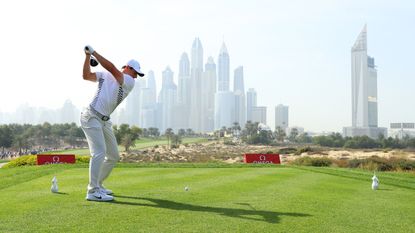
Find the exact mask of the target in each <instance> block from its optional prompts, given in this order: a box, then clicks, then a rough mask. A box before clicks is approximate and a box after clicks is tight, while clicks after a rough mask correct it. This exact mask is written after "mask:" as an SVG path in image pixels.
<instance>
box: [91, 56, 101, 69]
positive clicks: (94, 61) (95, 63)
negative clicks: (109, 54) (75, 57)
mask: <svg viewBox="0 0 415 233" xmlns="http://www.w3.org/2000/svg"><path fill="white" fill-rule="evenodd" d="M89 64H90V65H91V66H92V67H95V66H97V65H98V64H99V62H98V61H97V59H95V57H93V56H91V59H90V60H89Z"/></svg>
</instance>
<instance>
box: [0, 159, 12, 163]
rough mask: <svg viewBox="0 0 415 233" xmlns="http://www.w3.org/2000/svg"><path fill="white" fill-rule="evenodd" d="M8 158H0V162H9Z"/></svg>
mask: <svg viewBox="0 0 415 233" xmlns="http://www.w3.org/2000/svg"><path fill="white" fill-rule="evenodd" d="M9 161H10V160H7V159H0V163H7V162H9Z"/></svg>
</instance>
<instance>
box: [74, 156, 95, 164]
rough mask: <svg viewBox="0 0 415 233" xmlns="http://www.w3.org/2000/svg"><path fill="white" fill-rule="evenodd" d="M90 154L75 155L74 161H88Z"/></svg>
mask: <svg viewBox="0 0 415 233" xmlns="http://www.w3.org/2000/svg"><path fill="white" fill-rule="evenodd" d="M90 158H91V156H80V155H75V160H76V163H89V160H90Z"/></svg>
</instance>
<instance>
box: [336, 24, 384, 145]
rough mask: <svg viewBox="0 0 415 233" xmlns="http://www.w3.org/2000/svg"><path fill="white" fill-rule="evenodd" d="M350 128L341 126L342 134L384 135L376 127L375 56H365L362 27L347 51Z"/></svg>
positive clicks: (365, 49)
mask: <svg viewBox="0 0 415 233" xmlns="http://www.w3.org/2000/svg"><path fill="white" fill-rule="evenodd" d="M351 69H352V70H351V72H352V127H345V128H343V134H344V136H349V137H354V136H363V135H365V136H368V137H371V138H377V137H379V135H380V134H382V135H383V136H385V137H386V134H387V131H386V128H379V127H378V93H377V70H376V66H375V59H374V58H373V57H370V56H368V55H367V29H366V25H365V26H364V27H363V29H362V31H361V32H360V34H359V36H358V37H357V39H356V42H355V43H354V45H353V47H352V50H351Z"/></svg>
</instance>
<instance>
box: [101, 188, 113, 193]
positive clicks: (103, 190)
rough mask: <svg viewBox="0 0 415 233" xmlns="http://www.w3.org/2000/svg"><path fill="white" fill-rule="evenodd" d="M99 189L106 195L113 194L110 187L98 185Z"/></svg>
mask: <svg viewBox="0 0 415 233" xmlns="http://www.w3.org/2000/svg"><path fill="white" fill-rule="evenodd" d="M99 189H100V190H101V192H103V193H105V194H107V195H112V194H113V192H112V190H111V189H106V188H104V187H100V188H99Z"/></svg>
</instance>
